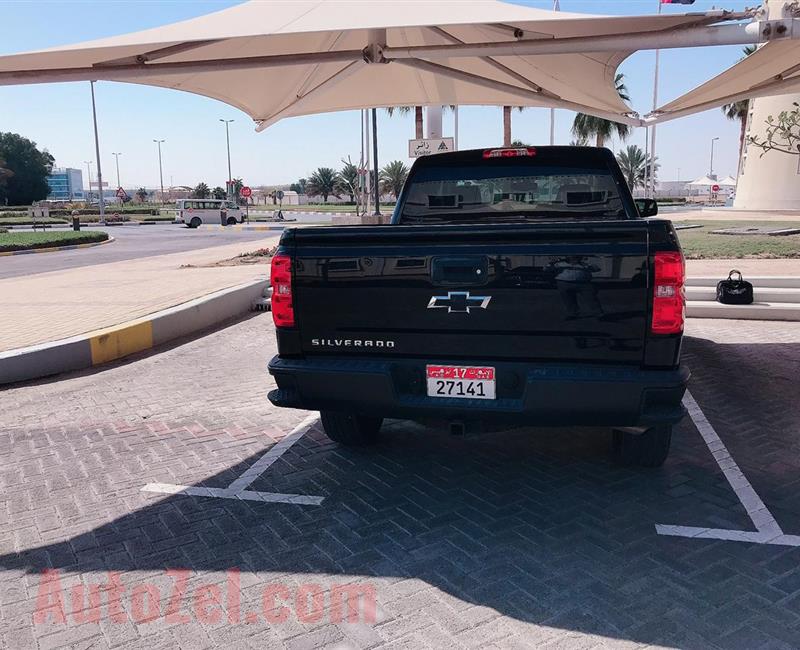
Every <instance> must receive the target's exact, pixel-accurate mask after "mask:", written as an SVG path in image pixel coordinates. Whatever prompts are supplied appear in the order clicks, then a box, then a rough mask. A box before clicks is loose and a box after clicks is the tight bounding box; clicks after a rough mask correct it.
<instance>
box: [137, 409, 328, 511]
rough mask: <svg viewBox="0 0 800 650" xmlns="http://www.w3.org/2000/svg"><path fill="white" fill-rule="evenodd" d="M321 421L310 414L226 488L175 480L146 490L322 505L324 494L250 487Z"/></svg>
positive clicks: (196, 495)
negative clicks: (291, 492) (179, 483)
mask: <svg viewBox="0 0 800 650" xmlns="http://www.w3.org/2000/svg"><path fill="white" fill-rule="evenodd" d="M318 421H319V416H317V415H309V416H308V417H307V418H306V419H305V420H303V421H302V422H301V423H300V424H298V425H297V426H296V427H295V428H294V429H292V430H291V432H289V434H288V435H287V436H286V437H285V438H283V439H282V440H281V441H280V442H279V443H277V444H275V445H273V446H272V447H271V448H270V449H269V451H267V452H266V453H265V454H264V455H263V456H261V458H259V459H258V460H257V461H256V462H255V463H253V464H252V465H251V466H250V467H249V468H248V469H247V470H245V472H244V473H243V474H242V475H241V476H240V477H239V478H237V479H236V480H235V481H234V482H233V483H231V484H230V485H229V486H228V487H226V488H210V487H201V486H198V485H176V484H174V483H148V484H147V485H145V486H144V487H143V488H142V492H158V493H160V494H185V495H188V496H195V497H211V498H214V499H240V500H242V501H261V502H263V503H293V504H296V505H303V506H318V505H320V504H321V503H322V501H323V500H324V497H318V496H312V495H305V494H282V493H280V492H258V491H255V490H248V489H246V488H248V487H249V486H250V485H251V484H252V483H253V481H255V480H256V479H257V478H258V477H259V476H261V475H262V474H263V473H264V472H265V471H267V469H269V467H270V466H271V465H272V464H273V463H274V462H275V461H276V460H278V459H279V458H280V457H281V456H282V455H283V454H285V453H286V452H287V451H288V450H289V448H290V447H291V446H292V445H293V444H294V443H296V442H297V441H298V440H300V438H302V437H303V436H304V435H305V434H306V433H308V431H309V429H311V427H313V426H314V424H315V423H316V422H318Z"/></svg>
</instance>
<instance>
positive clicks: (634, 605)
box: [0, 315, 800, 649]
mask: <svg viewBox="0 0 800 650" xmlns="http://www.w3.org/2000/svg"><path fill="white" fill-rule="evenodd" d="M271 330H272V327H271V320H270V318H269V315H257V316H254V317H252V318H250V319H247V320H245V321H242V322H240V323H238V324H236V325H233V326H231V327H229V328H226V329H223V330H219V331H217V332H214V333H211V334H208V335H206V336H204V337H201V338H198V339H195V340H193V341H190V342H188V343H185V344H184V345H179V346H174V347H172V348H169V349H166V350H161V351H159V353H157V354H154V355H151V356H147V357H142V358H138V359H134V360H132V361H129V362H127V363H123V364H118V365H116V366H111V367H109V368H106V369H104V370H102V371H99V372H94V373H86V374H80V375H73V376H70V377H67V378H62V379H60V380H56V381H49V382H42V383H38V384H33V385H26V386H19V387H15V388H13V389H10V390H6V391H4V392H2V393H0V486H2V488H3V491H2V493H0V647H5V648H35V647H37V646H38V648H42V649H45V648H58V647H77V648H90V647H91V648H106V647H125V648H139V647H141V648H174V647H180V648H185V649H189V648H207V647H225V648H264V647H287V648H312V647H341V648H356V647H377V646H386V647H393V648H425V647H447V648H461V647H480V648H517V647H550V648H557V647H582V648H583V647H585V648H591V647H639V646H647V645H667V646H678V647H684V648H708V647H723V648H757V647H769V648H782V647H786V648H791V647H798V646H800V549H798V548H787V547H776V546H762V545H755V544H742V543H735V542H724V541H714V540H692V539H682V538H669V537H660V536H658V535H656V534H655V530H654V524H656V523H673V524H682V525H690V526H691V525H698V526H700V525H705V526H709V525H710V526H717V527H724V528H735V529H748V530H749V529H751V528H752V525H751V524H750V522H749V521H748V519H747V516H746V514H745V512H744V510H743V508H742V506H741V505H740V503H739V502H738V500H737V498H736V496H735V495H734V494H733V492H732V491H731V490H730V488H729V486H728V484H727V482H726V481H725V480H724V478H723V476H722V474H721V472H720V470H719V468H718V467H717V465H716V463H715V462H714V461H713V459H712V457H711V455H710V453H709V452H708V450H707V448H706V446H705V444H704V443H703V441H702V440H701V438H700V436H699V434H698V433H697V431H696V430H695V428H694V426H693V425H692V424H691V423H690V422H686V423H684V424H682V425H681V426H680V427H679V428H678V430H677V432H676V440H675V444H674V453H673V454H672V456H671V457H670V460H669V461H668V463H667V465H666V466H665V467H664V468H663V469H661V470H657V471H643V470H641V471H640V470H633V471H632V470H627V469H622V468H618V467H616V466H615V465H614V464H613V463H612V462H611V459H610V457H609V453H608V450H609V436H608V433H607V432H601V431H594V430H589V429H586V430H580V431H564V430H533V429H525V430H516V431H510V432H498V433H495V434H492V435H484V436H480V437H475V438H466V439H456V438H452V437H449V436H447V435H446V434H444V433H441V432H438V431H435V430H431V429H426V428H424V427H421V426H417V425H410V424H408V423H401V422H392V423H389V425H388V426H387V428H386V432H385V435H384V436H383V439H382V442H381V443H380V444H379V445H377V446H376V447H375V448H372V449H369V450H365V451H350V450H344V449H341V448H339V447H337V446H336V445H334V444H332V443H330V442H328V441H327V439H326V438H325V437H324V436H323V435H322V434H321V433H320V431H319V430H318V429H317V428H316V427H314V428H312V429H311V431H310V432H309V433H308V434H307V435H305V436H304V437H303V438H301V439H300V441H299V442H298V443H297V444H296V445H295V446H293V447H291V448H290V450H289V451H288V452H287V453H286V454H285V455H283V456H282V457H281V458H280V459H279V460H278V461H277V462H276V463H275V464H274V465H273V466H272V467H270V468H269V469H268V470H267V471H266V472H265V473H264V474H263V475H262V476H261V478H259V479H258V480H257V481H256V483H255V484H254V485H253V486H252V489H254V490H262V491H277V492H292V493H299V494H307V495H319V496H323V497H325V501H324V502H323V504H322V505H321V506H297V505H289V504H268V503H254V502H241V501H234V500H222V499H212V498H201V497H186V496H166V495H157V494H148V493H143V492H141V491H140V488H141V487H142V486H143V485H144V484H145V483H149V482H164V483H179V484H189V485H203V486H207V487H225V486H227V485H228V484H229V483H230V482H231V481H232V480H233V479H234V478H236V477H237V476H239V475H240V474H241V473H242V472H243V471H244V470H245V469H246V468H247V467H249V466H250V465H251V464H252V463H253V462H254V461H255V460H256V459H258V458H259V457H260V456H261V455H262V454H263V453H264V452H265V450H267V449H269V448H270V447H271V446H272V445H273V443H274V442H275V441H276V440H278V439H280V438H281V437H282V436H284V435H285V434H286V433H287V432H289V431H290V430H291V429H292V428H294V427H295V426H296V425H297V424H298V423H299V422H300V421H301V420H303V419H304V418H305V417H306V415H307V414H305V413H301V412H292V411H279V410H276V409H273V408H271V407H270V406H269V404H268V402H267V401H266V398H265V394H266V391H267V390H268V389H269V388H270V382H269V381H268V379H267V376H266V374H265V371H264V367H265V364H266V361H267V359H268V358H269V356H271V354H272V353H273V350H274V344H273V341H272V331H271ZM689 333H690V335H691V337H690V338H688V340H687V342H686V357H687V360H688V362H689V363H690V365H691V367H692V369H693V372H694V379H693V384H692V391H693V393H694V395H695V397H696V398H697V400H698V402H699V403H700V405H701V407H702V408H703V409H704V411H705V413H706V415H707V416H708V418H709V419H710V420H711V422H712V423H713V424H714V426H715V427H716V428H717V430H718V432H719V433H720V435H721V436H722V438H723V440H724V441H725V443H726V444H727V445H728V447H729V448H730V450H731V452H732V454H733V456H734V457H735V459H736V460H737V461H738V462H739V464H740V466H741V467H742V469H743V470H744V472H745V473H746V475H747V476H748V478H750V480H751V482H752V483H753V486H754V487H755V489H756V490H757V491H758V492H759V494H760V495H761V497H762V498H763V499H764V501H765V502H766V504H767V506H768V507H769V508H770V510H771V511H772V513H773V514H774V515H775V516H776V518H777V519H778V521H779V523H780V524H781V526H782V527H783V528H784V530H785V532H787V533H794V534H800V491H799V490H798V487H800V486H799V485H798V482H799V481H800V471H798V470H800V456H799V455H798V451H799V449H798V446H799V445H798V438H799V435H798V434H800V412H798V409H797V406H796V400H797V388H796V385H797V379H798V377H799V376H800V372H798V371H800V324H794V323H756V322H733V321H694V322H691V323H690V325H689ZM231 567H238V568H239V569H240V571H241V574H240V580H241V601H242V604H241V610H242V617H244V614H245V613H246V612H251V611H253V612H255V611H260V603H261V595H262V592H263V591H264V589H265V588H268V587H269V586H270V585H271V586H273V587H274V586H275V585H276V584H280V585H283V586H285V587H287V588H289V589H295V588H296V587H297V586H298V585H303V584H308V583H312V584H318V585H321V586H322V587H323V588H327V587H330V586H332V585H337V584H343V583H350V582H354V583H357V584H359V585H362V586H363V585H371V586H373V587H374V588H375V590H376V594H377V603H378V609H377V620H376V622H375V623H374V624H367V623H361V624H352V623H335V622H332V621H331V615H330V612H329V611H328V610H327V609H326V610H325V611H324V615H322V616H321V617H319V620H312V621H302V620H299V616H298V614H297V613H295V612H291V614H290V615H289V616H288V618H287V620H286V621H284V622H280V623H273V624H268V623H267V622H265V621H264V620H263V619H262V620H261V621H260V622H251V623H246V622H243V621H242V622H239V623H231V622H229V621H228V620H227V619H226V618H223V619H222V620H220V621H217V622H211V621H201V620H199V619H198V618H197V617H196V616H189V621H188V622H177V621H174V620H170V621H167V620H165V618H164V617H163V616H162V617H160V618H158V619H156V620H153V621H152V622H143V621H141V619H140V617H137V616H136V615H135V613H134V611H133V610H134V607H133V605H132V603H131V602H130V599H128V600H126V599H125V598H123V601H122V602H123V604H124V607H125V610H126V613H125V615H124V616H123V618H124V619H125V622H114V621H112V620H110V618H109V616H108V614H107V610H106V605H105V602H106V601H105V599H104V600H102V606H101V607H100V610H101V614H102V616H101V621H100V622H99V623H94V622H91V620H89V621H88V622H83V623H80V622H79V621H78V620H76V617H75V616H73V615H72V611H73V609H72V603H71V600H70V598H69V595H67V597H66V601H65V610H66V612H67V614H68V622H67V624H61V623H58V622H55V621H54V619H53V618H52V617H51V618H49V619H48V621H46V622H45V623H42V624H38V625H34V624H32V613H33V611H34V609H35V605H36V596H37V592H38V589H39V585H40V571H41V570H43V569H45V568H57V569H59V570H60V572H61V573H60V575H61V581H62V584H63V586H64V587H65V588H69V587H71V586H73V585H77V584H81V583H91V582H99V581H105V580H106V573H105V572H106V571H109V570H110V571H120V572H121V581H122V582H123V583H124V585H125V586H126V589H127V591H126V594H128V596H130V594H131V592H132V591H133V590H134V589H135V586H136V585H144V584H145V583H147V584H149V585H150V586H151V588H158V589H159V590H160V595H161V604H162V606H161V610H160V612H161V614H162V615H163V614H164V613H165V612H164V610H165V608H166V603H167V600H168V596H169V594H170V591H171V588H172V584H173V580H172V578H170V577H169V576H166V575H165V574H164V570H165V569H188V570H190V571H191V574H190V578H189V586H190V593H192V592H193V589H194V588H195V587H197V586H201V585H203V584H208V583H213V584H218V585H222V584H223V582H224V580H225V573H224V572H225V570H226V569H228V568H231ZM103 598H105V596H104V597H103ZM84 607H85V608H86V609H85V611H84V613H85V614H87V615H89V614H91V611H92V607H91V603H88V604H86V605H84ZM325 607H326V608H327V607H328V603H327V601H326V603H325ZM78 609H79V610H80V609H81V608H80V606H79V607H78ZM181 613H182V614H189V615H191V614H192V609H191V608H190V607H189V606H188V605H186V604H184V605H183V608H182V611H181ZM90 618H91V616H89V619H90ZM312 618H315V617H312Z"/></svg>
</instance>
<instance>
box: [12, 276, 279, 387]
mask: <svg viewBox="0 0 800 650" xmlns="http://www.w3.org/2000/svg"><path fill="white" fill-rule="evenodd" d="M268 285H269V280H267V279H262V280H254V281H251V282H248V283H246V284H240V285H237V286H235V287H229V288H227V289H222V290H221V291H216V292H214V293H211V294H208V295H206V296H202V297H200V298H195V299H194V300H190V301H189V302H185V303H183V304H180V305H176V306H175V307H170V308H169V309H165V310H163V311H159V312H156V313H154V314H151V315H149V316H146V317H144V318H138V319H136V320H132V321H128V322H127V323H122V324H120V325H114V326H113V327H108V328H104V329H100V330H96V331H94V332H88V333H86V334H80V335H78V336H74V337H71V338H68V339H61V340H60V341H52V342H48V343H40V344H39V345H33V346H30V347H26V348H18V349H16V350H7V351H6V352H0V384H11V383H14V382H19V381H27V380H30V379H39V378H41V377H47V376H49V375H57V374H59V373H62V372H68V371H71V370H83V369H85V368H91V367H92V366H99V365H101V364H104V363H108V362H109V361H116V360H117V359H122V358H123V357H126V356H128V355H131V354H135V353H137V352H142V351H143V350H148V349H150V348H153V347H155V346H157V345H161V344H162V343H167V342H168V341H172V340H174V339H176V338H180V337H182V336H186V335H188V334H193V333H195V332H199V331H201V330H204V329H207V328H209V327H211V326H213V325H217V324H219V323H222V322H224V321H226V320H228V319H230V318H232V317H234V316H238V315H239V314H243V313H245V312H247V311H249V310H250V308H251V305H252V303H253V301H254V300H256V299H258V298H261V297H262V295H263V293H264V289H265V288H266V287H267V286H268Z"/></svg>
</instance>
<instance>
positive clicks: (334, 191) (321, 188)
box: [306, 167, 340, 203]
mask: <svg viewBox="0 0 800 650" xmlns="http://www.w3.org/2000/svg"><path fill="white" fill-rule="evenodd" d="M306 192H307V194H309V195H311V196H321V197H322V200H323V201H324V202H325V203H327V202H328V197H329V196H330V195H333V196H336V197H338V196H340V194H339V174H338V173H337V172H336V170H335V169H333V168H332V167H319V168H318V169H317V170H316V171H315V172H313V173H312V174H311V175H310V176H309V177H308V181H307V182H306Z"/></svg>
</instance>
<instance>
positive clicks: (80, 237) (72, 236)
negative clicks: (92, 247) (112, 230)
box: [0, 230, 108, 252]
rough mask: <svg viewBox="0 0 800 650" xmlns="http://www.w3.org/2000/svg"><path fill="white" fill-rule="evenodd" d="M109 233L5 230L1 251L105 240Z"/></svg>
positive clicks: (2, 236) (0, 245)
mask: <svg viewBox="0 0 800 650" xmlns="http://www.w3.org/2000/svg"><path fill="white" fill-rule="evenodd" d="M106 239H108V233H104V232H96V231H91V230H84V231H82V232H74V231H72V230H70V231H68V232H5V233H0V252H5V251H24V250H30V249H32V248H50V247H51V246H72V245H74V244H91V243H93V242H100V241H105V240H106Z"/></svg>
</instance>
